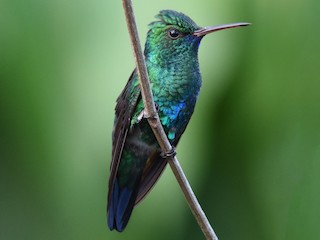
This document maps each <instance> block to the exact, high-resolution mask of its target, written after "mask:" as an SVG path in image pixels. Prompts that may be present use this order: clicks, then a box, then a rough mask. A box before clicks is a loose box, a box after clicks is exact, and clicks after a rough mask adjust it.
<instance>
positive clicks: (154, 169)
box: [135, 136, 181, 204]
mask: <svg viewBox="0 0 320 240" xmlns="http://www.w3.org/2000/svg"><path fill="white" fill-rule="evenodd" d="M180 137H181V136H180ZM180 137H177V138H176V139H175V140H174V142H173V143H172V144H173V146H175V147H176V146H177V145H178V142H179V140H180ZM166 165H167V160H166V159H164V158H162V157H161V156H160V152H158V151H155V152H153V154H152V155H150V157H149V158H148V160H147V163H146V166H145V168H144V169H143V173H142V178H141V181H140V188H139V192H138V196H137V198H136V203H135V204H138V203H139V202H140V201H141V200H142V199H143V198H144V197H145V196H146V195H147V194H148V192H149V191H150V190H151V189H152V187H153V186H154V185H155V184H156V182H157V181H158V179H159V177H160V176H161V174H162V172H163V170H164V168H165V167H166Z"/></svg>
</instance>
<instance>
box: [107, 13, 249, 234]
mask: <svg viewBox="0 0 320 240" xmlns="http://www.w3.org/2000/svg"><path fill="white" fill-rule="evenodd" d="M156 17H157V18H158V19H159V20H158V21H155V22H152V23H151V24H150V25H149V27H150V30H149V32H148V34H147V41H146V45H145V52H144V55H145V60H146V65H147V69H148V74H149V79H150V83H151V87H152V92H153V95H154V101H155V104H156V105H157V109H158V113H159V117H160V120H161V123H162V125H163V127H164V130H165V132H166V133H167V135H168V138H169V140H170V142H171V144H172V145H173V146H176V145H177V144H178V142H179V140H180V137H181V135H182V134H183V132H184V131H185V129H186V127H187V124H188V122H189V120H190V118H191V115H192V113H193V111H194V107H195V104H196V100H197V96H198V94H199V91H200V87H201V76H200V71H199V64H198V47H199V43H200V41H201V39H202V37H203V36H204V35H205V34H207V33H209V32H213V31H218V30H220V29H224V28H230V27H237V26H242V25H244V24H242V25H240V24H233V25H228V26H227V27H225V26H219V27H215V28H208V29H204V28H200V27H198V26H197V25H196V24H195V23H194V22H193V21H192V20H191V19H190V18H189V17H187V16H186V15H184V14H182V13H178V12H175V11H172V10H164V11H161V12H160V13H159V14H158V15H157V16H156ZM143 109H144V105H143V102H142V98H141V94H140V88H139V83H138V77H137V73H136V71H134V72H133V74H132V75H131V77H130V79H129V81H128V83H127V85H126V87H125V88H124V90H123V91H122V93H121V94H120V96H119V98H118V99H117V105H116V109H115V111H116V117H115V123H114V130H113V136H112V141H113V148H112V162H111V167H110V169H111V173H110V178H109V194H108V207H107V211H108V225H109V228H110V229H111V230H112V229H116V230H118V231H123V229H124V228H125V227H126V225H127V223H128V220H129V218H130V215H131V212H132V210H133V207H134V205H135V204H136V203H138V202H139V201H141V199H142V198H143V197H144V196H145V195H146V194H147V193H148V192H149V190H150V189H151V188H152V186H153V185H154V184H155V182H156V181H157V179H158V178H159V176H160V175H161V173H162V171H163V169H164V168H165V166H166V160H165V159H162V158H161V156H160V153H161V149H160V147H159V145H158V143H157V141H156V139H155V137H154V135H153V132H152V130H151V128H150V126H149V124H148V122H147V120H146V119H144V118H143Z"/></svg>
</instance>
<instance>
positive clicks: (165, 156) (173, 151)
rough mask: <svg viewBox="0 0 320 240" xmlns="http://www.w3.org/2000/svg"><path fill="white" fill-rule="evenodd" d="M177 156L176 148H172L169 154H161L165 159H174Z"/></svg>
mask: <svg viewBox="0 0 320 240" xmlns="http://www.w3.org/2000/svg"><path fill="white" fill-rule="evenodd" d="M176 154H177V152H176V148H175V147H173V146H172V148H171V150H170V151H168V152H161V153H160V156H161V157H162V158H163V159H168V158H173V157H174V156H175V155H176Z"/></svg>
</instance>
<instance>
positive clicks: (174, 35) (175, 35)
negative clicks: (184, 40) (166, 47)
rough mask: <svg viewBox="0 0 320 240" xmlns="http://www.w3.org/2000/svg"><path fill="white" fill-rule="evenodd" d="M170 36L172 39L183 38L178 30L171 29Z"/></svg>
mask: <svg viewBox="0 0 320 240" xmlns="http://www.w3.org/2000/svg"><path fill="white" fill-rule="evenodd" d="M168 36H169V37H170V38H171V39H177V38H179V37H181V36H182V33H181V32H179V31H178V30H177V29H175V28H170V29H169V30H168Z"/></svg>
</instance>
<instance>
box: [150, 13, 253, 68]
mask: <svg viewBox="0 0 320 240" xmlns="http://www.w3.org/2000/svg"><path fill="white" fill-rule="evenodd" d="M156 18H158V19H159V20H158V21H155V22H152V23H151V24H149V28H150V29H149V32H148V35H147V41H146V46H145V55H146V58H147V59H148V60H149V61H150V62H152V63H155V64H160V65H161V64H168V61H169V62H171V63H172V62H175V61H181V59H185V58H190V57H191V58H193V57H196V58H197V53H198V47H199V43H200V41H201V39H202V38H203V37H204V36H205V35H206V34H208V33H212V32H216V31H219V30H223V29H227V28H234V27H240V26H247V25H249V23H233V24H226V25H220V26H214V27H205V28H201V27H199V26H198V25H197V24H196V23H195V22H194V21H193V20H192V19H191V18H189V17H188V16H186V15H184V14H183V13H179V12H176V11H173V10H162V11H160V13H159V14H158V15H156Z"/></svg>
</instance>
